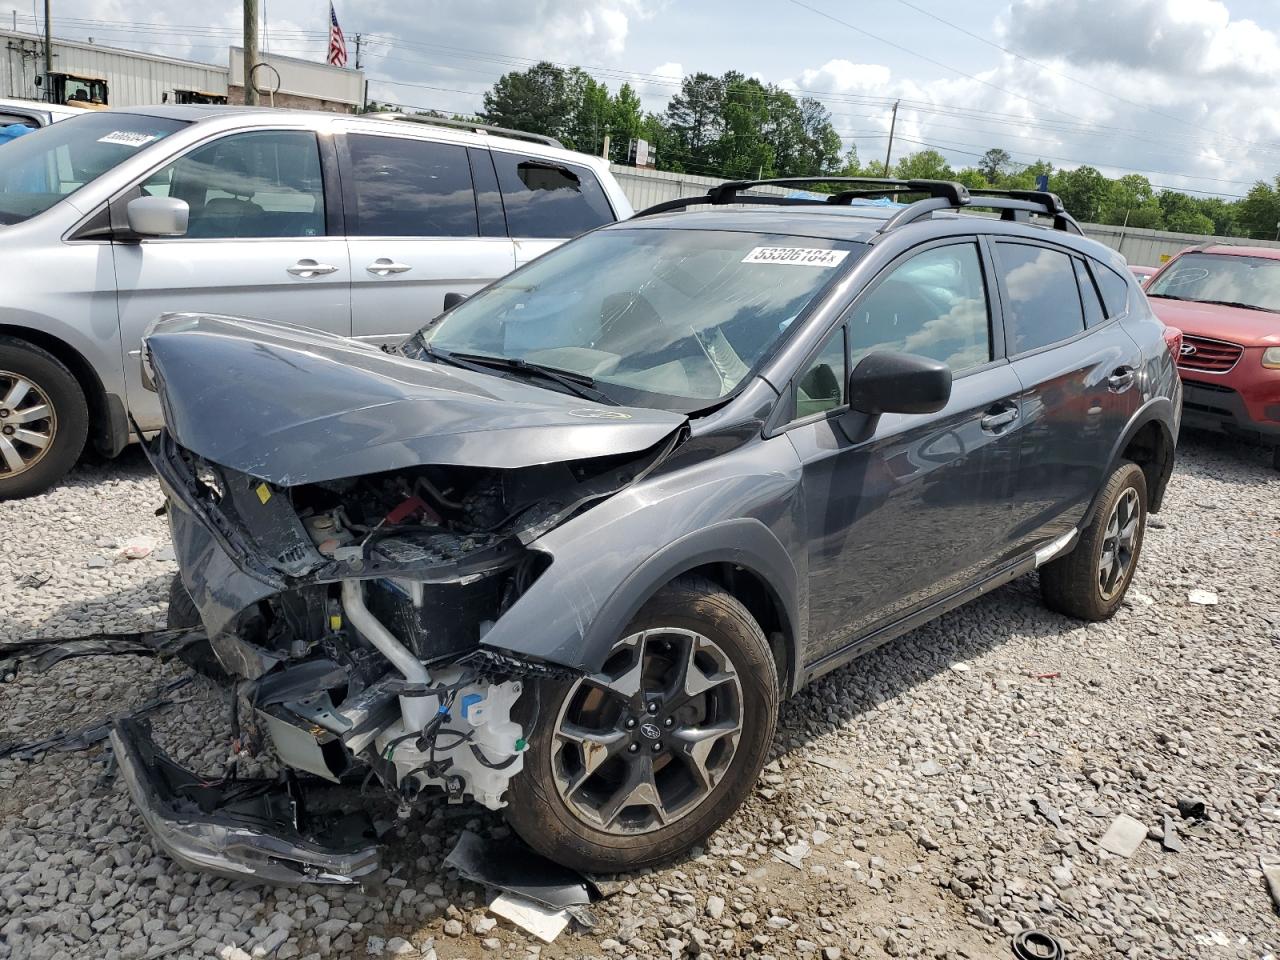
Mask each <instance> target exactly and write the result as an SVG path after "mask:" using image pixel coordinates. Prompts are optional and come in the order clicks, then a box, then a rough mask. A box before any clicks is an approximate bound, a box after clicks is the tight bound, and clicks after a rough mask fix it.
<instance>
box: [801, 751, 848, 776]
mask: <svg viewBox="0 0 1280 960" xmlns="http://www.w3.org/2000/svg"><path fill="white" fill-rule="evenodd" d="M808 759H809V762H810V763H815V764H817V765H818V766H820V767H826V768H827V769H828V770H834V771H836V773H847V774H850V775H853V774H855V773H857V769H856V768H855V767H854V765H853V764H852V763H849V761H847V760H840V759H839V758H837V757H824V756H822V755H821V754H816V755H814V756H812V757H809V758H808Z"/></svg>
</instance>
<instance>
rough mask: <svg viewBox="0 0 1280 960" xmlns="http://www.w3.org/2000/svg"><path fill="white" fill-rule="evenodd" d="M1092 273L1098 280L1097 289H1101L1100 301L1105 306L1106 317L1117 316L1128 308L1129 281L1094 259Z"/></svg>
mask: <svg viewBox="0 0 1280 960" xmlns="http://www.w3.org/2000/svg"><path fill="white" fill-rule="evenodd" d="M1090 266H1092V267H1093V275H1094V277H1095V278H1096V279H1097V281H1098V289H1099V290H1101V291H1102V302H1103V304H1105V305H1106V308H1107V317H1108V318H1111V317H1118V316H1120V315H1121V314H1123V313H1126V312H1128V310H1129V281H1128V280H1126V279H1125V278H1124V277H1122V276H1120V274H1118V273H1116V272H1115V271H1114V270H1112V269H1111V268H1110V267H1108V266H1106V265H1105V264H1102V263H1099V262H1098V261H1097V260H1094V261H1093V262H1092V263H1091V264H1090Z"/></svg>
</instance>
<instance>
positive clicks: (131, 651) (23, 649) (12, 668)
mask: <svg viewBox="0 0 1280 960" xmlns="http://www.w3.org/2000/svg"><path fill="white" fill-rule="evenodd" d="M204 636H205V635H204V631H203V630H198V629H181V630H138V631H131V632H128V633H91V634H86V635H84V636H81V637H41V638H38V639H34V640H18V641H15V642H13V643H0V681H3V682H4V683H10V682H11V681H13V680H14V679H15V678H16V677H17V676H18V672H19V670H29V671H31V672H34V673H46V672H48V670H49V669H50V668H51V667H53V666H54V665H56V664H59V663H61V662H62V661H64V660H71V659H73V658H75V657H115V656H125V655H132V656H142V657H158V658H159V659H161V660H166V659H168V658H170V657H174V656H177V654H178V652H179V651H181V650H183V649H184V648H186V647H187V646H189V645H190V644H193V643H199V642H201V641H203V640H204Z"/></svg>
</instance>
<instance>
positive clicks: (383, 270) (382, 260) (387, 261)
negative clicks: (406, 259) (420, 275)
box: [365, 257, 413, 277]
mask: <svg viewBox="0 0 1280 960" xmlns="http://www.w3.org/2000/svg"><path fill="white" fill-rule="evenodd" d="M365 269H366V270H368V271H369V272H370V273H372V274H373V275H374V276H376V277H386V276H389V275H390V274H393V273H406V272H407V271H409V270H412V269H413V268H412V267H411V266H409V265H408V264H407V263H396V262H395V261H394V260H392V259H391V258H390V257H379V258H378V259H377V260H375V261H373V263H371V264H369V265H368V266H367V267H365Z"/></svg>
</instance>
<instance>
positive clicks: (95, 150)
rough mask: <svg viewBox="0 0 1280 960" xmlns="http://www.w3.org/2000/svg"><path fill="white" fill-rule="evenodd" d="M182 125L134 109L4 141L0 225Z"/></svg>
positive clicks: (43, 206)
mask: <svg viewBox="0 0 1280 960" xmlns="http://www.w3.org/2000/svg"><path fill="white" fill-rule="evenodd" d="M186 125H187V124H186V121H183V120H170V119H168V118H162V117H147V116H143V115H141V114H136V113H110V112H104V113H87V114H85V115H84V116H83V117H72V118H71V119H70V120H63V121H61V122H60V123H55V124H51V125H50V126H47V127H45V128H44V129H42V130H37V131H35V132H34V133H29V134H27V135H26V136H24V137H19V138H18V139H17V140H14V141H12V142H10V143H7V144H5V146H4V152H3V153H0V225H5V224H11V223H21V222H22V221H23V220H28V219H30V218H31V217H34V216H36V214H39V213H44V211H46V210H48V209H49V208H50V207H52V206H53V205H54V204H55V203H57V202H58V201H59V200H62V199H63V198H64V197H68V196H70V195H71V194H73V193H75V192H76V191H77V190H79V189H80V188H81V187H83V186H84V185H85V184H88V183H92V182H93V181H94V180H96V179H98V177H100V176H102V175H103V174H104V173H106V172H107V171H108V170H111V169H112V168H113V167H116V166H119V165H120V164H121V163H123V162H124V161H126V160H128V159H129V158H130V157H136V156H137V155H138V151H139V150H142V149H144V148H146V147H148V146H150V145H151V144H153V143H155V142H156V141H157V140H161V139H163V138H165V137H167V136H169V134H171V133H174V132H176V131H178V130H181V129H182V128H183V127H185V126H186Z"/></svg>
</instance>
